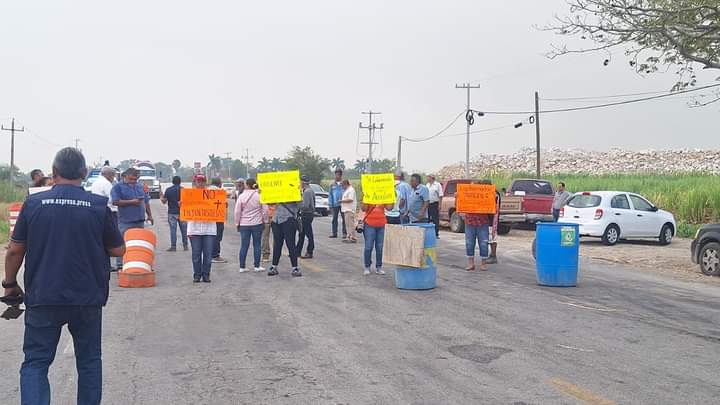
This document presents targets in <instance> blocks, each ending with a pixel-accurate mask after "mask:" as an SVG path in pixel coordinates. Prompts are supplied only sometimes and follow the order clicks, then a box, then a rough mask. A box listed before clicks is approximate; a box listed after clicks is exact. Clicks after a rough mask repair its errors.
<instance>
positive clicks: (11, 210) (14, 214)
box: [8, 202, 23, 237]
mask: <svg viewBox="0 0 720 405" xmlns="http://www.w3.org/2000/svg"><path fill="white" fill-rule="evenodd" d="M22 206H23V203H21V202H15V203H12V204H10V207H8V222H9V225H10V236H11V237H12V234H13V232H14V231H15V224H16V223H17V219H18V217H19V216H20V210H22Z"/></svg>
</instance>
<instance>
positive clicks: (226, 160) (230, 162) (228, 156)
mask: <svg viewBox="0 0 720 405" xmlns="http://www.w3.org/2000/svg"><path fill="white" fill-rule="evenodd" d="M230 155H232V152H225V164H226V165H227V174H228V176H227V178H228V179H230V177H231V175H230V166H232V160H230Z"/></svg>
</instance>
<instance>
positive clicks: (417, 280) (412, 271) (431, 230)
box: [395, 223, 437, 290]
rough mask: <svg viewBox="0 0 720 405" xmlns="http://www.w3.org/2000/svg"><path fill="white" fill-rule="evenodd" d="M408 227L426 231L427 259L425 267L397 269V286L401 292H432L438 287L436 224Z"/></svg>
mask: <svg viewBox="0 0 720 405" xmlns="http://www.w3.org/2000/svg"><path fill="white" fill-rule="evenodd" d="M406 226H417V227H420V228H423V229H424V230H425V246H424V248H425V257H424V259H423V267H421V268H416V267H405V266H398V267H396V268H395V286H396V287H397V288H399V289H401V290H431V289H433V288H435V287H437V268H436V267H435V263H436V261H437V249H436V248H435V245H436V238H435V225H434V224H424V223H419V224H407V225H406Z"/></svg>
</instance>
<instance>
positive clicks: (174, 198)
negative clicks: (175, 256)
mask: <svg viewBox="0 0 720 405" xmlns="http://www.w3.org/2000/svg"><path fill="white" fill-rule="evenodd" d="M180 182H181V179H180V176H175V177H173V179H172V183H173V185H172V186H170V187H168V188H167V190H165V193H163V196H162V198H161V199H160V201H162V203H163V204H167V207H168V225H170V249H168V250H167V251H168V252H174V251H176V250H177V228H178V225H179V226H180V236H181V237H182V244H183V250H188V237H187V222H184V221H181V220H180V190H181V189H182V187H180Z"/></svg>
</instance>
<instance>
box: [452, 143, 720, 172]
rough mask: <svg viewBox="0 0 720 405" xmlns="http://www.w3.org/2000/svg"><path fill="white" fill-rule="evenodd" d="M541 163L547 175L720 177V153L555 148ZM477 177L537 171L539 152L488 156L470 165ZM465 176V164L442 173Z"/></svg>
mask: <svg viewBox="0 0 720 405" xmlns="http://www.w3.org/2000/svg"><path fill="white" fill-rule="evenodd" d="M540 156H541V159H540V164H541V167H542V172H543V173H546V174H558V173H563V174H565V173H583V174H637V173H657V174H681V173H711V174H720V150H700V149H693V150H689V149H681V150H647V151H629V150H624V149H617V148H614V149H611V150H609V151H607V152H594V151H587V150H583V149H564V148H552V149H547V150H545V149H543V150H541V154H540ZM470 170H471V173H472V175H473V177H475V176H477V175H480V174H486V173H493V172H514V173H517V172H525V173H534V172H535V149H532V148H525V149H521V150H520V151H518V152H517V153H514V154H512V155H497V154H488V155H480V156H478V157H476V158H475V159H474V160H473V161H472V162H471V164H470ZM464 175H465V165H464V164H455V165H451V166H446V167H444V168H443V169H441V170H440V176H441V177H442V178H446V179H447V178H459V177H463V176H464Z"/></svg>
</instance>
